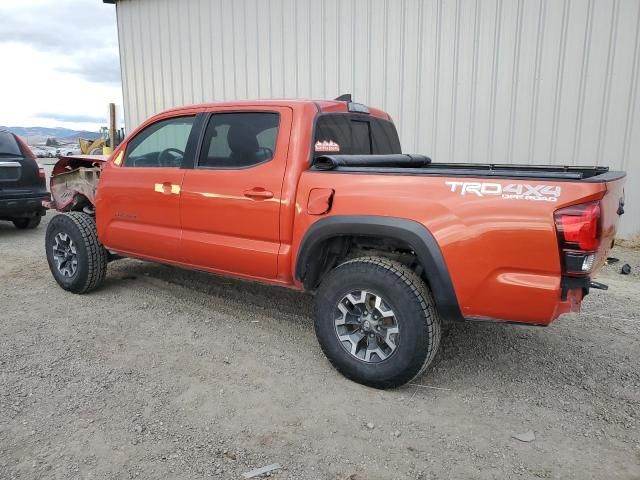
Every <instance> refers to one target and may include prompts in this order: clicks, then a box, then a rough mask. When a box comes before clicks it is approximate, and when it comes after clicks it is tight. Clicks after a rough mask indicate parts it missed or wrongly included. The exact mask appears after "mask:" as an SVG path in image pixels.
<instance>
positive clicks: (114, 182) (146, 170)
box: [96, 116, 196, 261]
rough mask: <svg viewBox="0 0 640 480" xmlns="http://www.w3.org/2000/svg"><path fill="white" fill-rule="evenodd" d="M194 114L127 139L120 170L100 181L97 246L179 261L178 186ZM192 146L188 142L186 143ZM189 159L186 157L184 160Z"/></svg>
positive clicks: (113, 169)
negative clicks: (98, 240) (100, 244)
mask: <svg viewBox="0 0 640 480" xmlns="http://www.w3.org/2000/svg"><path fill="white" fill-rule="evenodd" d="M195 118H196V117H195V116H180V117H171V118H166V119H163V120H159V121H157V122H155V123H152V124H151V125H149V126H147V127H146V128H144V129H143V130H141V131H140V132H139V133H138V134H137V135H136V136H135V137H133V138H132V139H131V140H129V141H128V144H127V146H126V150H125V153H124V158H123V160H122V165H121V166H116V165H113V164H111V165H109V168H105V169H104V171H103V173H102V177H101V179H100V189H99V196H98V199H97V204H98V207H97V209H96V211H97V214H98V217H97V221H98V226H99V229H100V230H99V231H100V235H101V239H102V241H103V243H104V244H105V245H106V246H107V247H108V248H110V249H112V250H115V251H117V252H122V253H126V254H129V255H131V256H138V257H144V258H149V259H155V260H169V261H182V260H183V258H182V257H183V256H182V254H181V250H180V237H181V227H180V188H181V185H182V179H183V177H184V172H185V170H184V169H181V168H180V167H181V165H182V162H183V160H187V161H189V162H190V163H192V162H193V155H194V153H193V151H194V148H193V147H190V148H187V145H188V144H189V143H190V142H189V141H188V140H189V136H190V135H191V132H192V127H193V124H194V121H195ZM192 142H194V140H193V139H192ZM189 155H191V157H192V158H191V159H188V158H185V156H189Z"/></svg>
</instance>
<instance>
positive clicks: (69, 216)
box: [45, 212, 108, 293]
mask: <svg viewBox="0 0 640 480" xmlns="http://www.w3.org/2000/svg"><path fill="white" fill-rule="evenodd" d="M45 245H46V251H47V262H48V263H49V269H50V270H51V273H52V274H53V278H55V280H56V282H58V285H60V286H61V287H62V288H64V289H65V290H68V291H70V292H74V293H87V292H90V291H92V290H95V289H96V288H98V287H99V286H100V285H101V284H102V281H103V280H104V277H105V275H106V272H107V260H108V253H107V250H106V249H105V248H104V247H103V246H102V244H101V243H100V241H99V240H98V234H97V232H96V224H95V220H94V219H93V217H92V216H90V215H87V214H86V213H81V212H70V213H64V214H60V215H56V216H54V217H53V218H52V219H51V221H50V222H49V225H48V227H47V234H46V239H45Z"/></svg>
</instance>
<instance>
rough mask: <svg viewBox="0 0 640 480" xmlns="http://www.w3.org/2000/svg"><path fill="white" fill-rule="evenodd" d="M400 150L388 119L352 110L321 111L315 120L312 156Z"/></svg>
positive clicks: (394, 152)
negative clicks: (340, 111)
mask: <svg viewBox="0 0 640 480" xmlns="http://www.w3.org/2000/svg"><path fill="white" fill-rule="evenodd" d="M397 153H402V148H401V147H400V139H399V138H398V132H397V131H396V127H395V126H394V125H393V123H392V122H390V121H388V120H383V119H381V118H377V117H371V116H369V115H362V114H354V113H328V114H322V115H320V116H319V117H318V119H317V121H316V131H315V141H314V158H317V157H319V156H322V155H392V154H397Z"/></svg>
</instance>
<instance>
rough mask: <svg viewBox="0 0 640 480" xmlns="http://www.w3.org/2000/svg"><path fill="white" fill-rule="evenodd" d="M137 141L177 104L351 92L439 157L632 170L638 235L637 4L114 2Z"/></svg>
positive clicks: (631, 229) (602, 0) (631, 208)
mask: <svg viewBox="0 0 640 480" xmlns="http://www.w3.org/2000/svg"><path fill="white" fill-rule="evenodd" d="M105 3H115V4H116V9H117V17H118V35H119V41H120V56H121V69H122V81H123V94H124V113H125V123H126V126H127V129H128V130H131V129H132V128H133V127H135V126H136V125H137V124H138V123H140V122H141V121H142V120H144V119H145V118H146V117H148V116H150V115H151V114H153V113H156V112H158V111H161V110H163V109H165V108H168V107H172V106H175V105H182V104H190V103H199V102H209V101H219V100H233V99H251V98H290V97H314V98H334V97H336V96H338V95H339V94H341V93H352V94H353V95H354V99H355V100H356V101H359V102H362V103H365V104H369V105H373V106H377V107H380V108H383V109H384V110H386V111H388V112H389V113H390V114H391V115H392V116H393V118H394V120H395V122H396V124H397V126H398V130H399V132H400V137H401V140H402V142H403V150H404V151H405V152H416V153H418V152H419V153H424V154H427V155H430V156H431V157H432V158H433V159H434V161H441V162H467V161H473V162H490V163H539V164H568V165H578V164H589V165H594V164H595V165H609V166H611V167H612V168H613V169H624V170H627V171H628V173H629V175H628V180H627V188H626V191H627V206H628V208H627V209H626V210H627V213H626V215H625V217H624V220H623V225H622V232H621V233H622V235H623V236H627V237H629V236H631V235H634V234H638V233H639V232H640V95H639V93H640V92H639V91H638V83H639V73H640V72H639V69H640V1H639V0H579V1H576V0H573V1H572V0H105Z"/></svg>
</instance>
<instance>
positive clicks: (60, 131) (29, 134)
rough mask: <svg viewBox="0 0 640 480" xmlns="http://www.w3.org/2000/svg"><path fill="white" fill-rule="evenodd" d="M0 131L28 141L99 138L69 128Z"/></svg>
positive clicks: (4, 128)
mask: <svg viewBox="0 0 640 480" xmlns="http://www.w3.org/2000/svg"><path fill="white" fill-rule="evenodd" d="M0 130H9V131H10V132H12V133H15V134H16V135H18V136H20V137H22V138H24V139H25V140H29V139H33V140H35V139H45V140H46V139H47V138H55V139H57V140H68V141H74V142H75V141H77V140H78V138H86V139H87V140H94V139H96V138H98V137H99V136H100V134H99V133H98V132H89V131H86V130H72V129H70V128H62V127H55V128H48V127H2V126H0Z"/></svg>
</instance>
